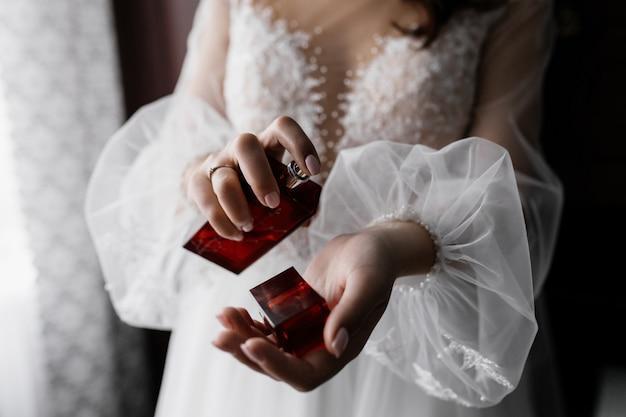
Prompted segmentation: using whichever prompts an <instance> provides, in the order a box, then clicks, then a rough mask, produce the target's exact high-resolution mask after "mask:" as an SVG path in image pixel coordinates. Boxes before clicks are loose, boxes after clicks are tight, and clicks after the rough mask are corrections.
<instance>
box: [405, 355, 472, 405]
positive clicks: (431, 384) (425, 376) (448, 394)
mask: <svg viewBox="0 0 626 417" xmlns="http://www.w3.org/2000/svg"><path fill="white" fill-rule="evenodd" d="M413 370H414V371H415V383H416V384H417V385H419V387H420V388H422V389H423V390H424V392H426V394H428V395H430V396H433V397H436V398H439V399H442V400H446V401H454V402H456V403H458V404H461V405H463V406H465V407H470V406H471V404H470V403H469V402H467V401H465V400H464V399H462V398H461V397H459V395H458V394H457V393H456V392H454V391H453V390H452V389H451V388H448V387H444V386H443V385H441V383H440V382H439V381H438V380H437V379H436V378H435V377H434V376H433V374H432V373H430V372H428V371H427V370H425V369H422V368H420V367H419V366H418V365H417V364H416V363H414V364H413Z"/></svg>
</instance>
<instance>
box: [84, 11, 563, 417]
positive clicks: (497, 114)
mask: <svg viewBox="0 0 626 417" xmlns="http://www.w3.org/2000/svg"><path fill="white" fill-rule="evenodd" d="M549 16H550V3H549V2H548V1H546V0H517V1H511V2H509V3H508V4H507V5H506V6H505V7H502V8H499V9H496V10H493V11H491V12H484V13H479V12H476V11H472V10H462V11H459V12H457V13H456V14H455V15H454V16H453V17H452V19H451V20H450V21H449V22H448V23H447V24H446V26H444V28H443V29H442V31H441V32H440V34H439V36H438V37H437V38H436V39H435V41H434V42H433V43H432V44H431V45H430V46H428V47H427V48H424V47H423V45H422V42H421V41H420V40H416V39H414V38H411V37H407V36H402V35H400V34H399V33H397V32H395V31H394V29H393V27H392V26H391V25H390V22H391V21H397V22H398V23H400V24H403V25H408V26H411V25H418V24H423V23H424V20H423V19H424V17H423V14H422V13H420V9H419V8H415V7H413V6H411V5H409V4H407V3H405V2H401V1H397V2H396V1H389V2H376V1H373V0H360V1H354V2H330V1H322V2H305V1H300V0H298V1H289V2H287V1H284V2H281V1H276V2H267V3H266V2H258V1H251V0H233V1H226V0H205V1H203V2H202V3H201V5H200V6H199V9H198V13H197V16H196V20H195V23H194V28H193V30H192V33H191V35H190V38H189V52H188V56H187V58H186V62H185V65H184V67H183V72H182V75H181V79H180V82H179V85H178V87H177V90H176V93H175V94H174V95H173V96H171V97H168V98H166V99H163V100H161V101H160V102H158V103H155V104H152V105H150V106H148V107H146V108H144V109H142V110H140V111H139V112H138V113H137V114H136V115H135V116H134V117H133V118H132V119H131V120H130V121H129V122H128V123H127V125H126V126H125V127H124V128H123V129H122V130H120V131H119V132H118V133H117V134H116V135H115V137H114V138H112V139H111V141H110V143H109V145H108V146H107V148H106V149H105V151H104V152H103V155H102V157H101V159H100V162H99V164H98V166H97V168H96V170H95V172H94V175H93V178H92V183H91V187H90V193H89V197H88V201H87V207H86V210H87V218H88V221H89V225H90V229H91V232H92V235H93V238H94V241H95V242H96V246H97V248H98V251H99V256H100V260H101V263H102V267H103V270H104V273H105V277H106V280H107V287H108V289H109V291H110V292H111V297H112V300H113V303H114V305H115V307H116V310H117V311H118V313H119V314H120V316H121V317H122V318H123V319H124V320H126V321H128V322H129V323H132V324H135V325H139V326H146V327H153V328H171V327H173V328H174V330H175V333H174V339H173V342H172V346H171V349H170V357H169V360H168V369H167V373H166V377H165V380H164V384H163V389H162V395H161V400H160V406H159V407H160V408H159V409H160V413H162V415H183V414H185V413H192V414H194V415H199V414H200V415H213V414H212V413H221V414H224V415H243V413H244V412H247V413H248V414H251V415H270V414H271V413H273V414H272V415H286V414H288V415H324V416H328V415H359V416H370V415H372V416H374V415H392V414H393V415H401V416H403V415H413V414H414V413H415V412H418V410H420V409H421V410H422V411H423V412H425V413H426V414H425V415H439V414H438V413H444V414H445V415H454V414H457V413H462V412H463V411H460V410H462V409H461V408H455V407H456V406H454V405H444V403H442V402H439V401H438V400H434V399H432V397H436V398H439V399H443V400H449V401H451V402H453V403H456V404H458V405H461V406H471V407H487V406H490V405H494V404H497V403H499V402H501V401H502V399H503V398H504V397H505V396H506V395H507V394H509V393H510V392H511V391H513V390H514V389H515V387H516V386H518V385H519V383H520V377H521V374H522V370H523V368H524V365H525V362H526V359H527V356H528V352H529V349H530V346H531V344H532V342H533V339H534V336H535V333H536V330H537V323H536V320H535V316H534V301H533V300H534V294H537V293H538V291H539V289H540V287H541V284H542V283H543V281H544V279H545V276H546V273H547V270H548V268H549V264H550V259H551V255H552V249H553V246H554V240H555V235H556V230H557V225H558V219H559V215H560V210H561V200H562V192H561V187H560V184H559V182H558V180H557V179H556V178H555V177H554V175H553V174H552V172H551V171H550V169H549V168H548V167H547V165H546V164H545V162H544V161H543V159H542V158H541V154H540V152H539V150H538V149H537V142H538V140H537V136H538V129H539V122H540V120H539V111H540V108H539V101H540V97H541V82H542V77H543V70H544V67H545V64H546V61H547V58H548V54H549V49H550V47H549V40H550V33H549ZM280 115H289V116H291V117H293V118H294V119H295V120H296V121H297V122H298V123H300V124H301V126H302V127H303V129H304V130H305V132H306V133H307V134H308V135H309V136H310V137H311V138H312V140H313V141H314V143H315V145H316V147H317V149H318V151H319V153H320V156H321V158H322V163H323V172H322V174H321V175H320V178H319V179H318V180H319V181H320V182H323V183H324V191H323V194H322V200H321V205H320V210H319V213H318V215H317V216H316V218H315V219H314V221H313V222H312V224H311V226H310V227H308V228H303V229H300V230H299V231H298V232H296V233H295V234H294V235H293V236H292V237H291V238H289V239H287V240H286V241H284V242H283V243H282V244H280V245H279V246H278V247H277V248H275V249H274V250H273V251H272V252H270V253H269V254H268V255H267V256H266V257H264V258H263V259H262V260H261V261H259V262H258V263H256V264H255V265H253V266H252V267H251V268H249V270H247V271H246V272H245V273H244V274H242V275H241V276H240V277H234V276H232V275H231V274H230V273H228V272H225V271H223V270H221V269H219V268H218V267H216V266H213V265H211V264H210V263H208V262H206V261H204V260H203V259H201V258H199V257H195V256H194V255H192V254H189V253H186V252H185V251H184V250H183V249H182V248H181V245H182V243H183V242H184V240H185V238H186V237H187V236H189V234H190V233H191V232H192V231H193V230H195V228H196V227H197V226H198V225H199V224H200V223H201V222H202V219H201V218H199V215H198V213H197V212H196V210H195V209H194V208H193V205H192V204H191V203H189V202H188V201H187V200H186V197H185V195H184V193H183V191H182V187H181V181H182V176H183V173H184V171H185V168H186V167H187V166H188V164H189V163H190V161H192V160H194V158H197V157H201V156H203V155H206V154H207V153H210V152H213V151H216V150H218V149H220V148H222V147H223V146H224V145H225V144H226V143H227V142H228V141H229V140H231V139H232V138H234V137H235V136H236V135H237V134H238V133H241V132H245V131H251V132H253V133H259V132H260V131H261V130H263V129H264V128H265V127H266V126H267V125H268V124H269V123H270V122H271V121H272V120H273V119H274V118H276V117H278V116H280ZM463 138H465V139H463ZM389 219H403V220H414V221H419V222H423V223H425V224H428V225H429V226H430V228H431V230H432V231H433V233H434V235H435V236H436V237H437V242H436V243H437V246H438V254H439V255H438V262H437V265H436V268H435V269H434V270H433V271H432V273H431V274H430V275H429V276H428V277H426V276H410V277H403V278H401V279H399V280H398V281H397V283H396V285H395V286H394V290H393V293H392V298H391V301H390V303H389V307H388V309H387V311H386V312H385V314H384V315H383V318H382V319H381V321H380V323H379V325H378V326H377V328H376V329H375V331H374V333H373V335H372V337H371V338H370V341H369V342H368V344H367V345H366V348H365V350H364V354H362V355H360V357H359V358H357V359H356V360H355V361H353V363H352V364H351V365H350V366H348V367H347V369H346V370H344V371H342V372H341V373H340V374H339V375H338V376H337V377H335V378H334V379H333V380H331V381H329V382H328V383H326V384H325V385H324V386H322V387H321V388H319V389H318V390H316V391H315V392H314V393H312V394H309V395H302V394H297V393H293V392H291V391H290V390H289V389H287V388H286V387H284V386H283V385H280V384H278V383H274V382H273V381H268V380H267V379H266V378H263V377H260V376H257V375H254V374H252V373H251V371H248V370H247V369H245V368H244V367H243V366H240V365H239V364H238V363H236V362H235V361H234V360H231V359H230V358H229V359H225V358H223V357H222V356H221V353H219V352H216V351H215V350H214V349H213V348H212V347H211V345H210V340H211V339H210V337H211V335H212V334H215V332H216V331H217V327H218V325H217V322H216V321H215V320H214V318H213V314H212V312H214V311H217V310H219V308H220V307H221V306H222V305H229V304H230V305H244V306H246V305H249V301H248V300H247V299H246V295H245V294H246V291H247V289H248V288H250V287H252V286H253V285H254V283H256V282H259V281H261V280H263V279H264V278H267V277H268V276H270V275H272V274H274V273H276V272H279V271H281V270H282V269H284V268H286V267H287V266H290V265H295V266H296V267H299V268H301V270H304V267H305V266H306V264H307V262H308V260H309V259H310V257H311V256H312V255H313V254H314V253H315V252H316V251H317V250H319V249H320V248H321V247H322V245H323V244H324V243H325V242H327V241H328V240H329V239H332V238H333V237H334V236H336V235H338V234H340V233H347V232H355V231H358V230H359V229H362V228H363V227H366V226H367V225H368V224H371V223H373V222H379V221H385V220H389ZM199 329H200V330H199ZM398 377H399V378H398ZM229 387H230V388H229ZM233 387H238V391H237V392H239V394H241V391H240V390H245V392H246V396H248V395H249V396H250V398H249V401H246V402H245V404H242V401H240V400H237V398H236V396H235V394H234V393H232V392H231V391H232V389H233ZM392 388H393V389H392ZM420 389H421V391H420ZM420 392H421V394H420ZM517 392H518V393H520V392H523V389H522V390H520V389H518V391H517ZM403 395H404V396H405V397H406V398H404V397H402V396H403ZM522 395H523V393H520V394H518V397H517V398H522V399H521V400H519V401H517V402H516V403H515V407H514V408H513V410H516V411H515V412H522V411H521V410H524V412H526V414H520V415H530V414H529V413H530V411H528V407H529V405H528V404H525V405H524V404H523V403H524V399H523V397H521V396H522ZM268 396H269V397H268ZM277 396H280V397H277ZM372 397H373V398H376V399H377V402H376V404H373V403H372V399H371V398H372ZM267 398H281V401H280V402H276V401H275V402H271V401H269V402H271V404H268V400H267ZM429 398H430V399H429ZM520 401H521V403H520ZM507 404H508V405H507ZM510 404H511V402H510V401H509V402H508V403H507V402H506V401H505V404H503V405H501V406H498V407H496V408H494V409H491V411H485V412H484V414H485V415H486V414H487V413H490V414H491V415H500V413H503V412H507V411H505V410H506V409H507V408H506V407H509V406H510ZM198 410H200V411H198ZM294 410H296V411H297V412H296V411H294ZM510 410H511V409H509V411H508V412H510ZM229 413H231V414H229ZM481 415H483V414H481Z"/></svg>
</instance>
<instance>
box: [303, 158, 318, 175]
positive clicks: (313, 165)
mask: <svg viewBox="0 0 626 417" xmlns="http://www.w3.org/2000/svg"><path fill="white" fill-rule="evenodd" d="M304 163H305V164H306V167H307V169H308V170H309V172H310V173H311V175H317V174H319V173H320V161H318V160H317V158H316V157H314V156H313V155H309V156H307V157H306V158H305V159H304Z"/></svg>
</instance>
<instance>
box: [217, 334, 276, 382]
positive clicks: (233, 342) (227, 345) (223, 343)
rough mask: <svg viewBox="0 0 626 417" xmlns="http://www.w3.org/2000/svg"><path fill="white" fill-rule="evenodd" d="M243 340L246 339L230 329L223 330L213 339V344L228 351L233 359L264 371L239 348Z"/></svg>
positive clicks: (258, 370)
mask: <svg viewBox="0 0 626 417" xmlns="http://www.w3.org/2000/svg"><path fill="white" fill-rule="evenodd" d="M245 341H246V339H245V338H244V337H242V336H241V335H240V334H238V333H237V332H234V331H232V330H223V331H222V332H220V334H219V335H218V336H217V338H216V339H215V340H214V341H213V346H215V347H216V348H218V349H220V350H222V351H224V352H226V353H230V354H231V355H233V356H234V357H235V359H237V360H238V361H239V362H241V363H243V364H244V365H246V366H248V367H249V368H252V369H254V370H255V371H257V372H260V373H265V372H263V370H262V369H261V367H259V365H257V364H256V363H255V362H253V361H252V360H250V358H248V357H247V356H246V355H245V354H244V353H243V351H242V350H241V345H242V343H244V342H245Z"/></svg>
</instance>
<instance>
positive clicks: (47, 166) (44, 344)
mask: <svg viewBox="0 0 626 417" xmlns="http://www.w3.org/2000/svg"><path fill="white" fill-rule="evenodd" d="M109 8H110V5H109V2H108V1H106V0H91V1H88V2H86V1H78V0H55V1H46V0H19V1H11V0H0V50H1V51H2V54H0V84H1V86H2V89H0V91H3V93H4V94H3V96H2V97H0V100H2V102H3V105H4V106H3V107H4V113H5V116H6V121H8V123H5V126H4V129H2V131H3V132H5V135H3V137H1V138H0V140H1V141H4V145H7V146H3V147H2V149H4V150H5V152H4V155H3V156H4V157H5V158H11V161H12V163H13V165H14V166H15V171H14V174H15V175H14V176H13V178H14V179H16V181H15V182H16V184H14V185H15V187H17V189H16V192H15V194H19V197H20V198H19V203H18V202H17V201H15V204H12V205H11V207H13V208H15V210H13V213H15V211H16V210H17V211H19V212H20V213H19V214H20V216H21V218H22V219H23V225H24V227H22V230H21V231H22V232H24V237H25V239H24V240H25V242H23V243H24V245H23V246H24V248H27V247H29V249H30V255H32V256H28V255H25V254H22V255H24V257H23V261H24V262H23V263H22V266H24V268H25V269H24V270H25V271H26V272H24V273H22V274H20V273H19V272H20V271H17V270H15V269H13V270H8V271H7V272H8V273H7V274H4V273H3V276H2V279H3V280H4V281H3V282H4V284H8V285H11V282H10V281H9V280H25V279H27V278H28V276H29V275H28V272H29V271H30V272H32V274H31V275H32V278H33V279H32V280H31V281H32V282H34V283H35V285H28V283H27V282H26V281H24V282H17V284H20V285H18V286H16V285H13V287H14V288H17V287H19V288H20V291H21V292H20V293H19V295H20V296H21V297H23V299H24V300H29V301H30V302H31V303H30V304H28V305H25V304H22V303H18V298H15V297H16V294H17V293H13V294H11V293H8V292H3V293H2V294H0V303H1V304H0V306H1V307H2V309H0V312H1V313H2V314H3V315H4V316H5V318H3V320H4V319H7V320H9V323H10V324H11V326H9V327H8V328H6V327H5V326H3V329H2V330H1V332H2V336H0V337H7V339H9V338H10V340H7V341H6V342H5V341H3V342H2V343H1V344H0V355H1V356H2V357H3V359H4V361H0V366H5V367H6V368H8V369H4V370H3V369H0V374H2V375H5V376H6V375H10V374H11V373H10V372H13V374H14V375H19V376H20V378H21V379H16V380H15V381H14V383H15V385H8V386H4V383H5V382H6V381H5V379H6V378H3V379H1V381H2V382H3V386H2V387H0V390H1V391H2V392H3V395H2V396H0V416H2V417H5V416H6V417H9V416H11V417H21V416H22V415H23V416H31V415H32V416H34V415H37V416H40V415H49V416H103V417H104V416H117V415H132V416H141V415H145V414H146V413H145V411H144V410H146V409H147V408H148V407H146V405H147V401H148V395H147V388H145V387H146V385H147V384H145V383H143V381H142V379H141V378H142V375H143V371H144V360H143V358H142V356H141V354H140V353H141V352H140V350H139V343H140V333H139V332H138V331H136V330H131V329H130V328H128V327H125V326H122V325H121V324H120V323H119V321H118V320H117V318H115V316H114V315H113V314H112V311H111V308H110V305H109V301H108V298H107V296H106V294H105V291H104V289H103V283H102V278H101V276H100V270H99V266H98V262H97V260H96V257H95V255H94V252H93V250H92V248H91V243H90V240H89V238H88V234H87V230H86V227H85V224H84V220H83V216H82V207H83V199H84V193H85V187H86V183H87V178H88V175H89V173H90V172H91V169H92V166H93V162H94V160H95V157H96V156H97V154H98V152H99V150H100V149H101V147H102V146H103V144H104V141H105V139H106V138H107V137H108V136H109V135H110V134H111V133H112V132H113V131H114V130H115V129H116V128H117V127H118V126H119V124H120V122H121V119H122V118H121V112H120V110H121V101H120V94H119V87H118V80H117V75H116V66H117V63H116V58H115V49H114V37H113V30H112V22H111V13H110V10H109ZM7 126H9V127H10V129H6V127H7ZM9 144H10V145H11V146H10V147H9V146H8V145H9ZM10 148H12V150H9V151H7V149H10ZM15 187H14V188H15ZM17 190H19V193H18V191H17ZM2 198H5V196H3V197H2ZM7 207H9V206H7ZM3 209H4V206H3ZM3 211H4V210H3ZM12 226H14V228H15V227H19V225H16V224H13V225H12ZM16 230H18V229H16ZM5 232H6V230H3V231H2V232H1V233H5ZM8 238H9V235H3V240H2V242H3V243H6V240H7V239H8ZM10 244H12V245H13V244H17V242H10ZM12 248H13V249H15V248H17V246H12ZM15 251H16V253H17V249H15ZM9 253H10V252H9ZM5 255H6V253H5ZM4 259H5V260H6V259H8V258H7V257H6V256H5V257H4ZM7 265H8V264H7ZM7 265H3V267H7ZM29 268H31V269H29ZM7 269H9V268H7ZM3 272H4V268H3ZM7 275H8V276H7ZM5 287H6V285H5ZM7 288H8V287H7ZM35 301H36V302H35ZM37 304H38V306H37ZM18 305H21V307H20V310H17V308H18ZM11 306H13V307H11ZM37 308H38V311H39V315H36V311H37V310H36V309H37ZM32 329H40V330H41V337H39V335H38V333H37V331H31V330H32ZM12 330H14V331H13V332H12ZM26 333H28V334H27V336H28V337H24V338H22V339H20V338H19V337H20V336H24V335H25V334H26ZM38 339H40V340H41V349H37V347H36V346H35V345H36V341H37V340H38ZM9 342H12V343H9ZM20 343H22V345H21V346H20ZM16 345H17V348H15V346H16ZM12 346H13V348H12ZM11 355H12V356H11ZM11 358H13V359H15V360H13V359H11ZM38 363H39V364H41V366H40V367H38V366H36V365H37V364H38ZM20 364H26V367H24V368H19V365H20ZM42 379H43V381H42ZM31 380H32V381H35V382H34V383H33V384H31V385H32V386H34V387H35V388H33V390H31V391H28V389H26V388H24V387H27V386H29V385H28V382H29V381H31ZM41 382H43V383H41ZM20 384H21V385H20ZM20 388H24V389H23V390H21V391H20ZM28 392H29V393H30V394H27V393H28ZM28 395H32V396H31V397H29V396H28ZM46 397H47V401H46V402H45V404H42V402H43V398H46ZM20 402H21V403H20ZM33 402H35V403H33ZM29 403H30V405H29Z"/></svg>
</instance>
